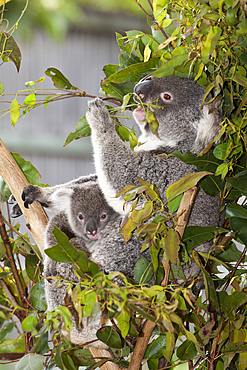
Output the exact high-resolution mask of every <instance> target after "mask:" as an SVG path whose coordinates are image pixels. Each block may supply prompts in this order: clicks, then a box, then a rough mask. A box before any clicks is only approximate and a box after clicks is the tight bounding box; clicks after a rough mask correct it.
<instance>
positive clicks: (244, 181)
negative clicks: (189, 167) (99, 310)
mask: <svg viewBox="0 0 247 370" xmlns="http://www.w3.org/2000/svg"><path fill="white" fill-rule="evenodd" d="M227 182H229V183H230V184H231V185H232V186H233V187H234V188H237V189H239V190H240V191H242V192H244V193H247V170H244V171H242V172H239V173H238V174H237V175H236V176H234V177H231V178H227Z"/></svg>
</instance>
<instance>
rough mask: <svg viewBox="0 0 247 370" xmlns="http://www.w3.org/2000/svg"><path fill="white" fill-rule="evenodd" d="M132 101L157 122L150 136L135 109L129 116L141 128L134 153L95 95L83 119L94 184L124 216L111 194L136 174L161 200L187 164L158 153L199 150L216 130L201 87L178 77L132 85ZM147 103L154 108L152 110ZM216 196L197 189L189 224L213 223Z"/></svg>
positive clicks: (141, 113)
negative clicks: (146, 108)
mask: <svg viewBox="0 0 247 370" xmlns="http://www.w3.org/2000/svg"><path fill="white" fill-rule="evenodd" d="M134 92H135V95H136V100H137V101H141V102H142V103H143V104H151V105H150V107H151V108H150V109H151V110H153V112H154V115H155V117H156V119H157V121H158V123H159V128H158V137H157V136H156V135H154V134H152V132H151V130H150V127H149V125H148V123H147V122H146V121H145V112H144V110H143V108H142V107H138V108H137V109H136V110H135V111H134V113H133V115H134V118H135V120H136V122H137V123H138V125H139V127H140V129H141V132H142V134H141V136H140V138H139V141H141V142H142V143H143V145H141V146H139V147H138V148H137V149H136V150H135V151H134V152H133V151H132V150H131V149H130V148H129V147H128V145H126V143H125V142H123V141H122V140H121V139H120V138H119V136H118V135H117V133H116V131H115V125H114V122H113V120H112V119H111V117H110V115H109V112H108V110H107V109H106V107H105V105H104V103H103V101H102V100H101V99H98V98H97V99H95V100H92V101H90V102H89V111H88V112H87V120H88V123H89V125H90V127H91V131H92V144H93V149H94V160H95V167H96V173H97V176H98V181H99V185H100V187H101V189H102V191H103V193H104V195H105V197H106V200H107V201H108V203H109V204H110V205H111V206H112V208H114V209H115V211H117V212H119V213H121V214H125V213H126V210H124V207H123V205H124V200H123V197H121V198H116V194H117V193H118V192H119V190H121V189H122V188H123V187H124V186H126V185H127V184H134V185H138V184H139V182H138V180H137V177H139V178H142V179H143V180H146V181H148V182H150V183H152V184H154V185H156V187H157V188H158V190H159V192H160V195H161V199H162V200H163V201H165V200H166V195H165V193H166V190H167V188H168V186H169V185H171V184H172V183H174V182H175V181H178V180H179V179H181V178H182V177H184V176H185V175H186V174H188V173H190V172H194V168H193V167H192V166H188V165H186V164H184V163H183V162H181V161H180V160H179V159H178V158H176V157H174V156H172V157H170V158H168V159H166V160H165V159H163V158H159V157H157V155H158V154H161V153H166V154H170V153H172V152H174V151H177V150H180V151H182V152H186V151H190V152H192V153H199V152H200V151H201V150H202V149H203V148H205V147H206V146H207V144H209V143H210V142H211V141H212V140H213V139H214V138H215V137H216V136H217V134H218V133H219V130H220V115H219V113H218V111H217V110H213V112H212V113H211V112H210V109H211V106H210V105H204V106H203V107H202V106H201V105H202V101H203V98H204V95H205V89H204V88H202V87H201V86H200V85H198V84H197V83H196V82H195V81H193V80H191V79H187V78H179V77H162V78H157V77H147V78H146V79H144V80H142V81H141V82H139V83H138V84H137V85H136V86H135V89H134ZM152 104H153V105H154V108H152ZM218 209H219V199H218V198H212V197H209V196H208V195H206V194H205V193H204V192H203V191H202V190H199V192H198V194H197V199H196V202H195V205H194V208H193V211H192V214H191V218H190V224H191V225H204V226H206V225H217V223H218Z"/></svg>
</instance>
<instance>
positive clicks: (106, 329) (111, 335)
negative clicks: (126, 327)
mask: <svg viewBox="0 0 247 370" xmlns="http://www.w3.org/2000/svg"><path fill="white" fill-rule="evenodd" d="M96 335H97V338H98V339H99V340H101V341H102V342H103V343H105V344H107V345H108V346H109V347H112V348H123V346H124V341H123V339H122V338H121V337H120V335H119V334H118V333H117V332H116V331H115V330H114V329H113V327H112V326H103V327H102V328H101V329H99V330H98V331H97V334H96Z"/></svg>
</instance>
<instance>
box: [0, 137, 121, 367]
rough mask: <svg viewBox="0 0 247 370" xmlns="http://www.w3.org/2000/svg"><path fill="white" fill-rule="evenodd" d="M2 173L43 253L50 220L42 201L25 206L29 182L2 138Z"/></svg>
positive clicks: (103, 354) (98, 353) (104, 353)
mask: <svg viewBox="0 0 247 370" xmlns="http://www.w3.org/2000/svg"><path fill="white" fill-rule="evenodd" d="M0 175H1V176H2V178H3V179H4V181H5V182H6V184H7V185H8V187H9V189H10V191H11V192H12V194H13V195H14V197H15V199H16V201H17V203H18V205H19V207H20V208H21V211H22V213H23V215H24V217H25V220H26V225H27V228H28V229H29V230H30V232H31V234H32V236H33V238H34V240H35V242H36V244H37V245H38V248H39V250H40V251H41V253H42V254H43V252H44V248H43V234H44V230H45V227H46V225H47V222H48V216H47V214H46V212H45V210H44V209H43V207H42V206H41V204H40V203H38V202H34V203H33V204H31V206H29V208H28V209H26V208H25V207H24V204H23V201H22V199H21V194H22V191H23V188H24V187H25V186H27V185H28V184H29V183H28V181H27V179H26V177H25V175H24V174H23V172H22V171H21V169H20V168H19V166H18V164H17V163H16V161H15V160H14V158H13V157H12V155H11V153H10V152H9V150H8V149H7V147H6V146H5V144H4V143H3V141H2V140H1V139H0ZM21 296H22V295H21ZM89 349H90V351H91V353H92V355H93V356H94V357H108V358H111V357H112V356H111V354H110V353H109V352H108V351H106V350H101V349H95V348H89ZM101 368H102V369H103V370H119V366H117V365H116V364H114V363H112V362H107V363H105V364H104V365H102V366H101Z"/></svg>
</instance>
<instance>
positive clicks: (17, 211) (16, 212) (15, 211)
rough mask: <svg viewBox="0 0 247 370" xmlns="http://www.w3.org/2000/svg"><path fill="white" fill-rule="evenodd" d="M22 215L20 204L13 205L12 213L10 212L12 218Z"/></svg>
mask: <svg viewBox="0 0 247 370" xmlns="http://www.w3.org/2000/svg"><path fill="white" fill-rule="evenodd" d="M21 215H22V211H21V209H20V207H19V204H17V203H16V204H15V205H14V206H13V207H12V210H11V213H10V216H11V217H12V218H17V217H20V216H21Z"/></svg>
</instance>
